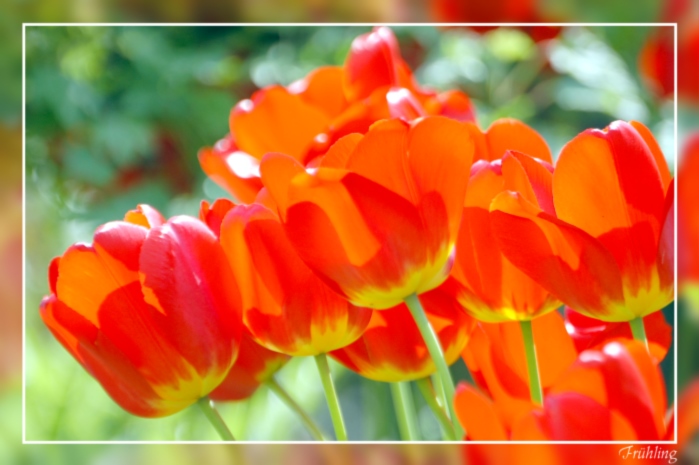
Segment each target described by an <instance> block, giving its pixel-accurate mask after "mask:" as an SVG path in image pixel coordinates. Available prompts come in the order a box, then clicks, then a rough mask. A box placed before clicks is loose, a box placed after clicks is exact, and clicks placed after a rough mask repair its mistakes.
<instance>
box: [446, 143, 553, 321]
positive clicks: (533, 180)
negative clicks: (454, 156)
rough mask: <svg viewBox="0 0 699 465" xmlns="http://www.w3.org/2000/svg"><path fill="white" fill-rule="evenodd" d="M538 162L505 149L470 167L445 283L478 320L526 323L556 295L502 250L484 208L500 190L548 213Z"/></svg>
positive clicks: (545, 168) (545, 175) (546, 180)
mask: <svg viewBox="0 0 699 465" xmlns="http://www.w3.org/2000/svg"><path fill="white" fill-rule="evenodd" d="M552 171H553V167H552V166H551V165H550V164H549V163H547V162H545V161H542V160H539V159H536V158H531V157H529V156H527V155H524V154H522V153H519V152H510V151H508V152H507V153H506V154H505V156H504V157H503V158H502V159H501V160H495V161H492V162H486V161H478V162H476V164H474V166H473V168H472V170H471V179H470V181H469V189H468V193H467V195H466V201H465V205H464V209H463V212H464V213H463V221H462V222H461V228H460V230H459V236H458V240H457V243H456V256H455V260H454V267H453V268H452V272H451V277H452V278H453V279H452V280H451V281H450V284H451V285H452V287H453V288H455V294H456V296H457V297H458V299H459V302H460V303H461V305H462V306H463V308H464V309H465V310H466V311H467V312H468V313H469V314H471V315H472V316H473V317H474V318H476V319H478V320H480V321H487V322H500V321H512V320H519V321H529V320H532V319H534V318H536V317H537V316H540V315H543V314H546V313H548V312H550V311H553V310H555V309H556V308H557V307H558V306H559V305H560V303H559V301H558V299H556V298H555V297H554V296H552V295H551V294H550V293H549V292H548V291H547V290H546V289H544V288H543V287H542V286H540V285H539V284H538V283H537V282H536V281H534V280H533V279H531V278H530V277H528V276H527V275H526V274H524V273H523V272H521V271H520V270H519V269H517V268H516V267H515V266H514V265H513V264H512V263H511V262H510V261H509V260H508V259H507V258H506V257H505V255H504V254H503V252H502V250H501V249H500V247H499V246H498V243H497V240H496V237H495V234H494V233H493V230H492V228H491V226H490V215H489V207H490V204H491V202H492V200H493V199H494V198H495V197H496V196H497V195H498V194H500V193H501V192H504V191H518V192H520V193H521V194H520V195H522V196H526V198H527V199H528V201H530V202H532V203H533V204H534V205H538V206H539V207H540V208H542V209H543V210H544V211H548V212H551V213H552V212H553V199H552V196H551V177H552V175H551V173H552Z"/></svg>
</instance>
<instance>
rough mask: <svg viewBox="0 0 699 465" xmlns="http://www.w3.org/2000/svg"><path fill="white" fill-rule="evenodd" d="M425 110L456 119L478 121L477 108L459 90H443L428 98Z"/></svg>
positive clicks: (430, 113)
mask: <svg viewBox="0 0 699 465" xmlns="http://www.w3.org/2000/svg"><path fill="white" fill-rule="evenodd" d="M424 107H425V112H426V113H427V114H429V115H440V116H445V117H447V118H449V119H453V120H456V121H461V122H466V121H471V122H475V121H476V109H475V108H474V106H473V103H471V99H469V98H468V96H467V95H466V94H464V93H463V92H461V91H458V90H450V91H447V92H442V93H440V94H437V95H436V96H434V97H432V98H429V99H427V101H426V102H425V103H424Z"/></svg>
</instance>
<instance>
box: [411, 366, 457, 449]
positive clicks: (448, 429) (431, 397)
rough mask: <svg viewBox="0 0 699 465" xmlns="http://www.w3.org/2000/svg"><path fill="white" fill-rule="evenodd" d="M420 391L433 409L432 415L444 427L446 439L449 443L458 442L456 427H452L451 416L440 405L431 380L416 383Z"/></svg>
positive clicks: (426, 379) (424, 379)
mask: <svg viewBox="0 0 699 465" xmlns="http://www.w3.org/2000/svg"><path fill="white" fill-rule="evenodd" d="M416 383H417V387H418V389H420V392H421V393H422V397H424V398H425V402H427V405H428V406H429V407H430V409H432V413H434V416H435V417H437V421H439V424H440V425H442V430H443V431H444V438H445V439H446V440H447V441H456V433H454V425H452V423H451V420H449V416H448V415H447V413H446V412H445V411H444V409H443V408H442V407H441V406H440V405H439V402H438V401H437V393H436V392H435V390H434V388H433V387H432V383H431V382H430V379H429V378H422V379H419V380H417V381H416Z"/></svg>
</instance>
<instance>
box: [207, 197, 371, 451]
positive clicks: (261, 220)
mask: <svg viewBox="0 0 699 465" xmlns="http://www.w3.org/2000/svg"><path fill="white" fill-rule="evenodd" d="M230 206H232V203H230V202H227V201H223V203H221V204H219V205H217V204H214V206H213V207H212V208H209V207H208V206H206V205H205V206H204V208H202V215H203V216H205V217H208V218H209V221H210V224H219V225H220V226H219V227H220V241H221V245H222V247H223V250H224V251H225V254H226V256H227V257H228V259H229V262H230V264H231V266H232V268H233V272H234V274H235V276H236V279H237V280H238V282H239V283H240V285H241V294H242V302H243V304H242V305H243V321H244V322H245V325H246V327H247V328H248V330H249V331H250V333H251V335H252V337H253V338H254V339H255V341H256V342H257V343H259V344H261V345H262V346H264V347H265V348H267V349H269V350H272V351H275V352H281V353H284V354H288V355H293V356H306V355H313V356H315V357H316V362H317V363H318V366H319V369H320V371H321V377H322V378H323V381H324V384H325V386H326V393H327V394H328V396H329V402H330V403H329V407H330V409H331V414H332V416H333V422H334V424H335V426H336V432H337V435H338V439H345V438H346V433H345V431H344V424H343V420H342V417H341V412H340V410H339V404H338V403H337V398H336V394H335V393H334V388H333V387H332V380H331V379H330V374H329V370H328V366H327V361H326V358H325V353H327V352H330V351H332V350H335V349H339V348H342V347H344V346H346V345H348V344H351V343H352V342H354V341H355V340H357V338H359V336H361V334H362V333H363V332H364V329H365V328H366V327H367V325H368V324H369V321H370V319H371V315H372V310H371V309H368V308H361V307H357V306H355V305H352V304H351V303H349V302H347V301H346V300H345V299H343V298H342V297H341V296H340V295H338V294H336V293H335V292H334V291H332V290H331V289H330V288H329V287H328V286H327V285H326V284H324V283H323V281H322V280H321V279H320V278H318V277H317V276H316V275H315V274H314V273H313V272H312V271H311V270H310V269H309V268H308V267H307V266H306V265H305V264H304V262H303V261H302V260H301V259H300V258H299V256H298V255H297V253H296V251H295V250H294V248H293V247H292V245H291V244H290V243H289V241H288V239H287V237H286V235H285V234H284V230H283V227H282V224H281V223H280V222H279V218H278V217H277V215H276V214H275V213H274V212H273V211H272V210H270V209H268V208H267V207H265V206H264V205H262V204H257V203H255V204H252V205H238V206H235V207H233V208H230V210H229V211H228V212H227V213H225V216H224V218H223V220H222V221H220V222H219V220H217V219H216V218H217V217H218V216H219V215H221V213H222V212H223V211H225V209H226V208H228V207H230ZM330 391H331V392H330Z"/></svg>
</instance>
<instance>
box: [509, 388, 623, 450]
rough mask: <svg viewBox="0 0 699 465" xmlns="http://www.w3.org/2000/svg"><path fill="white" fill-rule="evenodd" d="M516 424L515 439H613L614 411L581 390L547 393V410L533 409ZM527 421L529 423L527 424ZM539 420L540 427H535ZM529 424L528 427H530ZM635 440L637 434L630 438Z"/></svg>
mask: <svg viewBox="0 0 699 465" xmlns="http://www.w3.org/2000/svg"><path fill="white" fill-rule="evenodd" d="M530 415H532V416H533V420H534V421H533V422H528V421H527V420H528V419H527V418H525V419H523V420H521V422H520V423H519V424H517V425H515V427H514V428H513V431H512V439H513V440H520V441H532V440H541V439H542V438H541V436H540V434H542V433H543V436H544V437H545V438H546V439H544V440H548V441H613V440H616V439H619V438H615V437H614V435H613V431H614V428H613V425H614V420H613V419H612V412H611V411H610V410H609V409H607V408H605V407H604V406H603V405H600V404H599V403H597V402H595V401H594V400H592V399H590V398H589V397H586V396H584V395H581V394H577V393H574V392H566V393H560V394H555V395H549V396H546V399H545V400H544V408H543V410H536V411H533V412H532V413H530ZM527 423H529V424H528V425H527ZM534 424H538V425H537V426H538V428H532V426H534ZM527 426H528V427H527ZM628 439H629V440H633V439H635V438H628Z"/></svg>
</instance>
